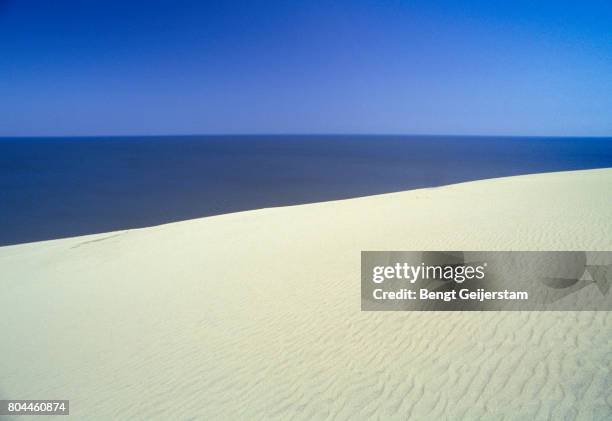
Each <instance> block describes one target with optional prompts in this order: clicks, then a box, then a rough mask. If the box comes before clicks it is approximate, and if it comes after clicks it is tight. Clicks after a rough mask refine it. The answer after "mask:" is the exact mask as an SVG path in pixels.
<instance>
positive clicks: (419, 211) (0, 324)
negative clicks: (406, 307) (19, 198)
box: [0, 169, 612, 420]
mask: <svg viewBox="0 0 612 421" xmlns="http://www.w3.org/2000/svg"><path fill="white" fill-rule="evenodd" d="M112 205H113V204H109V206H112ZM50 223H52V222H51V221H50ZM377 249H379V250H393V249H397V250H403V249H406V250H420V249H433V250H447V249H458V250H540V249H542V250H612V169H605V170H591V171H578V172H568V173H552V174H540V175H529V176H522V177H511V178H503V179H494V180H485V181H478V182H473V183H465V184H457V185H452V186H448V187H442V188H434V189H423V190H414V191H408V192H403V193H397V194H387V195H381V196H373V197H367V198H360V199H354V200H346V201H337V202H327V203H320V204H314V205H304V206H295V207H287V208H276V209H263V210H258V211H252V212H243V213H236V214H230V215H224V216H218V217H211V218H204V219H199V220H193V221H187V222H180V223H174V224H168V225H163V226H158V227H153V228H147V229H138V230H130V231H125V232H117V233H109V234H100V235H92V236H86V237H79V238H70V239H65V240H57V241H48V242H41V243H33V244H25V245H19V246H11V247H2V248H0V274H1V276H2V293H1V294H0V308H1V309H2V313H1V314H2V318H1V319H0V399H2V398H4V399H6V398H23V399H27V398H30V399H34V398H39V399H40V398H47V399H70V401H71V413H72V415H73V416H74V418H75V419H87V420H89V419H100V420H111V419H113V420H115V419H121V420H134V419H143V420H145V419H146V420H150V419H163V420H170V419H206V420H209V419H220V420H234V419H249V420H250V419H294V418H295V419H346V420H349V419H350V420H355V419H366V418H380V419H408V418H414V419H429V420H438V419H453V420H455V419H519V420H527V419H543V420H544V419H555V420H556V419H566V418H567V419H574V418H577V419H601V420H603V419H612V374H611V373H612V314H610V313H607V312H575V313H574V312H549V313H544V312H523V313H520V312H504V313H421V312H391V313H388V312H381V313H368V312H360V280H359V279H360V275H359V271H360V264H359V262H360V251H361V250H377ZM20 419H24V418H20Z"/></svg>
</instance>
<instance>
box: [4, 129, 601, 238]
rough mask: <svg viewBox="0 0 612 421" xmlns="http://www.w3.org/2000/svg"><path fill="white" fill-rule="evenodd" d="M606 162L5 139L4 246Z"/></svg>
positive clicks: (548, 148) (314, 140)
mask: <svg viewBox="0 0 612 421" xmlns="http://www.w3.org/2000/svg"><path fill="white" fill-rule="evenodd" d="M599 167H612V138H508V137H505V138H494V137H443V136H440V137H423V136H191V137H147V138H85V139H78V138H48V139H23V138H22V139H6V138H5V139H0V245H7V244H16V243H23V242H30V241H37V240H48V239H53V238H60V237H67V236H74V235H80V234H91V233H97V232H104V231H111V230H119V229H125V228H134V227H145V226H150V225H156V224H161V223H165V222H171V221H178V220H183V219H191V218H198V217H202V216H209V215H216V214H222V213H228V212H236V211H242V210H247V209H257V208H263V207H269V206H281V205H292V204H298V203H308V202H319V201H324V200H332V199H344V198H349V197H356V196H365V195H371V194H378V193H386V192H394V191H400V190H406V189H414V188H419V187H427V186H439V185H444V184H450V183H456V182H461V181H467V180H477V179H483V178H491V177H501V176H509V175H516V174H528V173H537V172H548V171H563V170H576V169H586V168H599ZM610 187H611V191H612V186H610Z"/></svg>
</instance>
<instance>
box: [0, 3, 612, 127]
mask: <svg viewBox="0 0 612 421" xmlns="http://www.w3.org/2000/svg"><path fill="white" fill-rule="evenodd" d="M196 133H364V134H367V133H414V134H420V133H427V134H503V135H612V1H610V0H601V1H590V0H585V1H578V0H575V1H571V2H566V1H563V0H556V1H537V0H531V1H521V0H515V1H498V2H496V1H493V0H489V1H434V0H431V1H358V0H351V1H316V0H307V1H297V0H296V1H289V0H285V1H278V2H276V1H214V2H204V1H200V2H184V1H178V0H175V1H152V0H149V1H143V2H138V1H128V0H124V1H109V0H106V1H62V0H54V1H48V0H46V1H27V0H15V1H10V0H9V1H6V0H0V136H21V135H49V136H61V135H104V134H117V135H121V134H126V135H140V134H145V135H146V134H196Z"/></svg>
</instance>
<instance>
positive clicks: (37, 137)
mask: <svg viewBox="0 0 612 421" xmlns="http://www.w3.org/2000/svg"><path fill="white" fill-rule="evenodd" d="M261 136H276V137H280V136H303V137H307V136H312V137H314V136H337V137H341V136H353V137H355V136H360V137H366V136H380V137H400V136H404V137H416V136H423V137H500V138H507V137H514V138H517V137H518V138H568V139H571V138H602V139H606V138H612V134H608V135H530V134H520V135H513V134H448V133H190V134H86V135H42V136H40V135H16V136H10V135H9V136H7V135H0V139H63V138H85V139H101V138H126V137H127V138H143V137H261Z"/></svg>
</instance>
